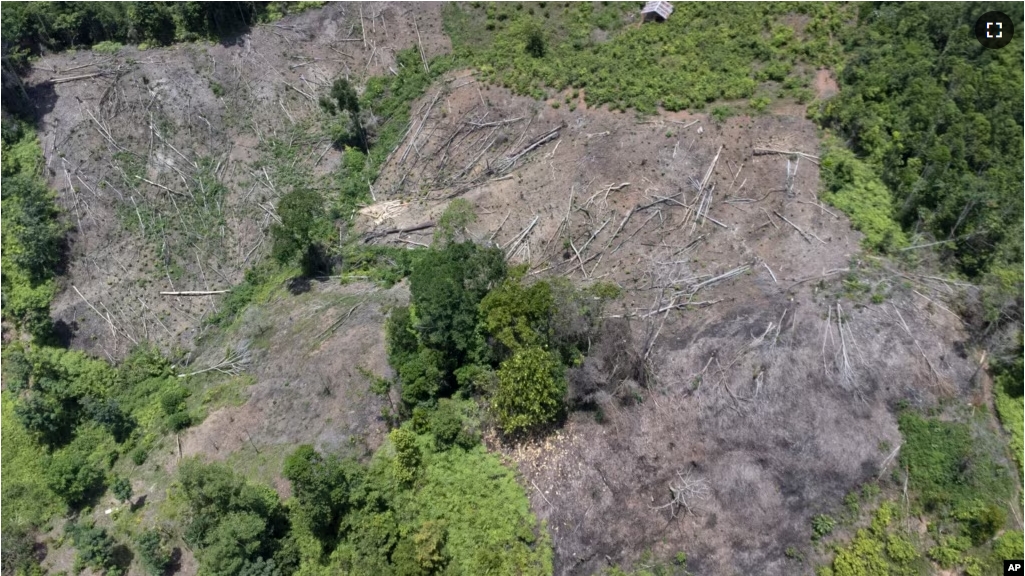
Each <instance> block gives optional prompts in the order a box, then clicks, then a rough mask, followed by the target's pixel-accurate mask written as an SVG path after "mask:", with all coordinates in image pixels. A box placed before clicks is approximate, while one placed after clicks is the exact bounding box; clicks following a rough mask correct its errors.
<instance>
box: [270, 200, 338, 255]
mask: <svg viewBox="0 0 1025 576" xmlns="http://www.w3.org/2000/svg"><path fill="white" fill-rule="evenodd" d="M278 216H279V218H281V222H280V223H277V224H274V225H273V226H272V227H271V235H272V236H273V238H274V247H273V250H272V252H273V254H274V258H275V259H277V260H278V261H279V262H282V263H287V262H290V261H292V260H293V259H295V258H296V257H299V259H300V263H301V264H302V268H303V273H304V274H306V275H313V274H315V273H316V271H317V270H318V268H319V267H320V264H321V246H320V242H321V240H322V238H324V237H325V235H326V234H327V233H328V228H329V225H328V222H327V217H326V213H325V211H324V199H323V198H322V197H321V196H320V194H318V193H316V192H314V191H313V190H309V189H306V188H296V189H295V190H292V191H291V192H288V193H287V194H285V195H284V196H282V197H281V201H280V202H278Z"/></svg>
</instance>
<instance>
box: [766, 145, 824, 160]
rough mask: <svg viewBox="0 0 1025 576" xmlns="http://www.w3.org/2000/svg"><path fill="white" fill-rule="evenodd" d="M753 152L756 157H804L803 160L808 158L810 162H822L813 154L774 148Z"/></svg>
mask: <svg viewBox="0 0 1025 576" xmlns="http://www.w3.org/2000/svg"><path fill="white" fill-rule="evenodd" d="M752 152H753V153H754V155H755V156H764V155H766V154H782V155H784V156H798V157H803V158H806V159H808V160H813V161H820V160H822V159H821V158H819V157H818V156H812V155H811V154H807V153H805V152H796V151H793V150H774V149H772V148H755V149H753V150H752Z"/></svg>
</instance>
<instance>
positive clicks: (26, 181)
mask: <svg viewBox="0 0 1025 576" xmlns="http://www.w3.org/2000/svg"><path fill="white" fill-rule="evenodd" d="M2 147H3V150H2V154H3V168H2V174H3V184H4V185H3V188H2V192H0V194H2V200H0V201H2V202H3V210H2V211H0V214H2V219H3V221H2V233H3V239H2V240H3V246H4V266H3V270H2V274H0V285H2V288H3V293H4V298H3V318H4V320H6V321H8V322H11V323H12V324H13V325H14V326H16V327H18V328H19V329H20V330H22V331H24V332H26V333H28V334H30V335H31V336H32V337H33V338H35V339H36V340H38V341H40V342H46V341H49V340H50V338H51V336H52V331H53V325H52V321H51V320H50V301H51V300H52V299H53V296H54V294H55V293H56V290H57V286H56V283H55V276H56V275H57V273H58V271H59V269H60V265H61V262H62V260H63V258H64V250H63V247H64V234H65V232H66V227H65V226H64V224H62V223H61V220H60V218H59V217H58V216H59V211H58V209H57V206H56V204H55V199H56V194H54V192H53V191H52V190H51V189H50V188H49V187H48V186H47V184H46V180H45V179H44V178H43V175H42V165H43V157H42V156H43V155H42V150H41V149H40V147H39V140H38V138H37V137H36V133H35V131H34V130H32V129H31V128H29V127H28V126H27V125H25V124H24V123H22V122H20V121H19V120H17V119H15V118H10V119H7V118H5V119H4V128H3V135H2Z"/></svg>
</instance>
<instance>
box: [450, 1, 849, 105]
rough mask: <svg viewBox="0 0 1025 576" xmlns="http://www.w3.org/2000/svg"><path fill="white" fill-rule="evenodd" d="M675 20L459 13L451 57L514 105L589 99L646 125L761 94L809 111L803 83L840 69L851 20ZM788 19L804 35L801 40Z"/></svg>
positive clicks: (813, 8) (712, 8)
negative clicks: (820, 70)
mask: <svg viewBox="0 0 1025 576" xmlns="http://www.w3.org/2000/svg"><path fill="white" fill-rule="evenodd" d="M674 8H675V11H674V13H673V15H672V17H670V18H669V20H667V21H666V22H664V23H661V24H659V25H647V26H637V25H635V24H632V23H636V22H637V20H639V16H640V13H639V10H638V5H637V4H633V3H627V2H610V3H600V4H592V3H558V2H537V3H533V2H509V3H486V2H473V3H453V4H450V5H447V6H446V7H445V8H444V11H443V14H444V17H445V31H446V32H447V33H448V34H449V36H450V37H451V38H452V44H453V48H454V49H455V51H456V54H457V55H459V56H460V57H461V58H464V59H465V60H466V61H467V62H469V63H470V64H472V65H473V66H475V67H476V68H478V69H480V71H481V72H482V73H483V74H484V75H485V76H486V77H488V78H491V79H492V80H494V81H496V82H498V83H500V84H502V85H504V86H508V87H509V88H512V89H513V90H514V91H516V92H517V93H520V94H526V95H532V96H534V97H535V98H539V99H541V98H543V97H545V96H546V94H547V93H548V92H549V91H550V90H554V91H562V90H569V89H574V90H582V91H583V99H584V101H586V102H587V104H588V105H590V106H600V105H603V104H607V105H609V107H611V108H613V109H619V110H624V111H625V110H626V109H627V108H633V109H636V110H638V111H640V112H643V113H649V114H650V113H653V112H655V111H656V110H657V109H658V107H662V108H664V109H666V110H683V109H688V108H691V109H693V108H699V109H700V108H703V107H704V106H705V105H706V104H708V103H711V102H714V101H716V100H741V99H749V98H752V97H754V96H755V95H756V94H757V93H761V94H771V95H778V96H784V97H796V98H797V99H798V100H800V101H804V102H806V101H808V100H810V99H811V96H812V92H811V91H810V90H808V88H807V85H808V79H807V73H808V71H810V69H811V68H812V67H814V66H821V65H832V64H836V63H837V62H838V61H839V57H840V46H839V45H838V44H837V43H835V42H833V41H832V39H831V38H832V37H833V36H834V35H835V34H837V33H838V32H839V31H840V29H841V28H842V27H843V25H844V22H845V21H846V20H847V19H848V18H849V15H848V14H847V11H846V10H845V9H844V8H843V7H842V6H840V5H837V4H819V5H812V4H798V5H790V4H786V3H752V4H739V5H737V6H735V7H731V9H730V10H729V11H728V12H726V11H723V10H722V9H721V7H719V6H717V5H715V4H702V3H685V4H679V5H676V6H675V7H674ZM788 16H790V17H796V18H798V19H801V21H802V22H805V21H806V22H807V24H805V25H804V26H803V29H802V30H801V31H800V32H796V31H795V29H794V27H793V26H791V25H787V24H786V23H785V22H784V18H785V17H788ZM496 62H502V63H503V65H501V66H498V65H496V64H495V63H496Z"/></svg>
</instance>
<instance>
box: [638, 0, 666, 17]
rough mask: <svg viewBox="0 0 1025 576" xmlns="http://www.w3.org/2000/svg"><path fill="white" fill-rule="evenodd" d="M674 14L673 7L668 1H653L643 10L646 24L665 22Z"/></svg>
mask: <svg viewBox="0 0 1025 576" xmlns="http://www.w3.org/2000/svg"><path fill="white" fill-rule="evenodd" d="M672 13H673V5H672V4H670V3H669V2H666V0H653V1H652V2H648V3H646V4H645V5H644V8H642V9H641V17H642V18H643V19H644V21H645V22H649V21H655V22H664V21H665V20H666V19H667V18H669V15H670V14H672Z"/></svg>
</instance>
